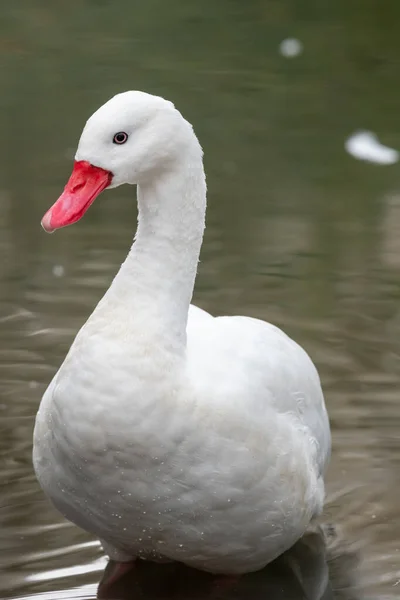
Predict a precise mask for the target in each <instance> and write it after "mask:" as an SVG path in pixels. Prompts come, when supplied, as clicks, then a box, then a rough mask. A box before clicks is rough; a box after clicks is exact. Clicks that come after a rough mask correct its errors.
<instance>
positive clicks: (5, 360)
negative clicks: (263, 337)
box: [0, 0, 400, 600]
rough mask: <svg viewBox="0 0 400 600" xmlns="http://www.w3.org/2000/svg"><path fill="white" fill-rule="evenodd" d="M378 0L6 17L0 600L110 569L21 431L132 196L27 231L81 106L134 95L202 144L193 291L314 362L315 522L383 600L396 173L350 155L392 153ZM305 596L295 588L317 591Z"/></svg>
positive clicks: (399, 192) (208, 0)
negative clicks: (329, 528)
mask: <svg viewBox="0 0 400 600" xmlns="http://www.w3.org/2000/svg"><path fill="white" fill-rule="evenodd" d="M384 5H385V10H383V4H381V3H378V2H374V1H373V0H363V2H347V1H346V2H345V1H344V0H341V1H340V0H339V1H338V2H334V1H333V0H332V1H330V2H329V1H326V2H320V3H317V2H311V1H310V0H302V1H300V0H298V1H292V2H289V1H287V0H269V1H267V0H263V1H261V0H258V1H256V0H248V1H247V2H243V1H242V2H239V1H237V0H218V1H217V0H203V1H202V2H199V1H197V2H195V1H194V0H185V1H183V0H181V1H179V0H170V1H169V2H166V0H146V2H140V1H139V0H114V1H113V2H107V1H106V0H97V1H96V0H69V1H68V2H63V1H61V0H53V2H51V3H49V2H46V1H45V0H24V1H23V0H16V1H15V2H10V3H8V4H7V5H5V6H4V7H3V8H2V21H1V23H0V75H1V94H0V108H1V110H0V130H1V145H0V158H1V160H0V174H1V177H0V249H1V255H2V261H1V263H0V290H1V298H0V302H1V304H0V310H1V315H0V317H1V321H0V322H1V326H0V357H1V361H0V373H1V378H0V394H1V395H0V523H1V530H0V531H1V534H0V570H1V577H0V593H1V595H2V597H18V598H22V597H24V598H27V597H29V598H39V597H40V598H49V599H58V598H70V597H80V598H86V597H88V598H90V597H93V594H94V593H95V592H94V590H95V587H94V584H95V583H96V582H98V580H99V578H100V572H101V570H102V569H103V567H104V561H103V559H102V558H101V553H100V549H99V547H98V545H97V543H96V542H94V541H93V540H92V539H90V538H89V537H88V536H87V535H86V534H85V533H83V532H81V531H80V530H78V529H76V528H75V527H73V526H72V525H70V524H68V523H65V522H64V521H62V519H61V518H60V517H59V515H58V514H57V513H55V511H54V510H53V509H52V508H51V507H50V506H49V505H48V503H47V502H46V501H45V500H44V497H43V495H42V493H41V491H40V490H39V488H38V485H37V483H36V481H35V477H34V475H33V471H32V465H31V436H32V427H33V419H34V415H35V412H36V410H37V407H38V403H39V401H40V398H41V395H42V393H43V391H44V389H45V387H46V385H47V384H48V382H49V381H50V378H51V376H52V374H53V373H54V372H55V370H56V369H57V367H58V366H59V364H60V362H61V361H62V359H63V357H64V355H65V353H66V351H67V349H68V347H69V344H70V342H71V340H72V338H73V336H74V334H75V333H76V331H77V329H78V328H79V326H80V325H81V324H82V323H83V322H84V320H85V319H86V318H87V316H88V315H89V313H90V312H91V310H92V308H93V307H94V305H95V304H96V303H97V301H98V300H99V298H100V297H101V295H102V293H103V292H104V290H105V289H106V288H107V286H108V284H109V282H110V280H111V278H112V276H113V274H114V273H115V271H116V269H117V267H118V265H119V264H120V263H121V261H122V260H123V258H124V255H125V253H126V252H127V249H128V246H129V244H130V241H131V238H132V235H133V232H134V229H135V219H136V208H135V205H134V200H133V196H132V190H131V189H129V188H126V187H125V188H121V189H118V190H116V191H113V193H112V194H111V193H109V194H107V195H106V196H103V197H102V198H101V199H100V200H99V201H98V202H96V205H95V206H94V207H93V208H92V209H91V211H90V213H89V214H88V215H87V216H86V217H85V219H84V220H83V221H82V222H81V223H80V224H79V225H76V226H75V227H72V228H68V229H66V230H63V231H60V232H58V233H57V234H56V235H55V236H51V237H50V236H46V235H45V234H44V233H43V231H42V230H41V228H40V224H39V223H40V219H41V217H42V214H43V213H44V212H45V210H46V209H47V208H48V207H49V206H50V204H52V203H53V201H54V200H55V198H56V197H57V196H58V194H59V192H60V190H61V189H62V187H63V185H64V183H65V181H66V178H67V177H68V175H69V172H70V169H71V159H72V157H73V153H74V148H75V146H76V143H77V139H78V136H79V134H80V131H81V128H82V125H83V123H84V121H85V119H86V118H87V116H88V115H89V114H91V112H93V110H94V109H95V108H97V107H98V106H99V105H100V104H102V103H103V102H104V101H105V100H106V99H108V97H110V96H111V95H113V94H114V93H116V92H118V91H122V90H125V89H130V88H136V89H143V90H146V91H149V92H151V93H156V94H160V95H163V96H166V97H168V98H170V99H171V100H173V101H174V102H175V103H176V105H177V106H178V107H179V108H180V109H181V111H182V112H183V113H184V115H185V116H186V117H187V118H188V119H189V120H190V121H192V122H193V123H194V125H195V128H196V131H197V133H198V135H199V137H200V139H201V142H202V144H203V146H204V150H205V160H206V170H207V174H208V185H209V211H208V228H207V232H206V237H205V242H204V247H203V252H202V262H201V265H200V272H199V277H198V283H197V288H196V293H195V301H196V303H198V304H199V305H200V306H202V307H204V308H206V309H208V310H210V311H212V312H214V313H219V314H220V313H227V314H231V313H245V314H250V315H253V316H258V317H261V318H265V319H267V320H270V321H272V322H274V323H276V324H277V325H279V326H281V327H282V328H284V329H285V330H286V331H287V332H288V333H289V334H291V335H292V336H294V337H295V338H296V339H297V340H298V341H299V342H300V343H301V344H302V345H304V346H305V347H306V349H307V350H308V351H309V353H310V354H311V355H312V357H313V359H314V360H315V362H316V364H317V366H318V368H319V370H320V373H321V376H322V379H323V383H324V389H325V392H326V399H327V404H328V408H329V412H330V415H331V419H332V429H333V441H334V447H333V458H332V465H331V469H330V472H329V478H328V494H329V498H328V503H327V509H326V518H327V519H328V520H330V521H332V522H334V523H336V524H337V525H338V528H339V531H340V532H341V536H342V537H343V539H345V540H347V541H348V542H349V544H350V546H351V547H352V546H353V545H356V546H360V547H361V550H360V552H361V565H360V568H359V572H357V576H356V579H357V581H359V586H360V589H361V590H362V591H361V592H360V593H362V594H363V597H366V598H371V599H372V598H374V599H376V598H381V599H389V598H397V597H398V595H399V593H400V583H399V582H400V566H399V565H400V526H399V522H400V519H399V517H400V510H399V508H398V496H399V493H400V468H399V466H400V433H399V432H400V408H399V400H400V398H399V395H400V394H399V390H400V341H399V340H400V335H399V334H400V308H399V307H400V171H399V166H398V165H396V164H394V165H392V166H388V165H378V164H371V163H366V162H362V161H359V160H357V159H355V158H354V157H352V156H350V155H349V153H348V152H346V150H345V147H344V144H345V141H346V139H347V138H348V137H349V136H351V135H352V134H353V133H354V132H355V131H357V130H358V129H368V130H371V131H373V132H375V133H376V134H377V135H378V136H379V138H380V140H381V141H382V143H384V144H386V145H388V146H392V147H394V148H400V128H399V119H398V115H399V105H400V87H399V64H400V37H399V35H398V22H399V17H400V5H399V4H398V3H397V2H395V0H388V1H387V2H385V3H384ZM288 37H295V38H298V39H299V40H300V41H301V43H302V44H303V48H302V52H301V53H300V54H299V55H298V56H296V57H293V58H287V57H284V56H282V54H281V52H280V44H281V42H282V40H284V39H285V38H288ZM345 564H346V565H347V567H346V568H348V570H349V571H351V570H354V565H353V563H352V561H351V560H350V559H349V560H348V561H345ZM278 571H279V569H278ZM353 574H354V573H353ZM354 576H355V574H354ZM265 577H267V576H265ZM284 580H285V581H286V584H287V581H288V579H287V578H286V577H284ZM265 581H266V579H262V577H261V579H257V578H256V579H255V580H254V581H252V582H251V585H250V587H249V588H248V590H247V592H246V593H245V597H247V598H261V597H266V596H265V594H268V593H271V592H266V589H267V588H266V587H265V585H267V584H266V583H265ZM286 584H285V585H286ZM279 585H280V584H279V582H278V588H279V590H281V591H280V592H279V593H280V594H281V596H279V595H278V591H275V592H274V594H275V595H274V596H271V595H270V596H268V597H274V598H275V597H276V598H286V599H289V598H296V599H297V598H301V594H300V592H298V593H297V595H296V592H293V590H294V589H295V588H290V589H289V588H288V590H289V591H286V592H285V591H282V590H284V588H283V587H282V586H281V587H279ZM263 586H264V587H263ZM278 588H277V589H278ZM132 589H133V588H132ZM271 589H272V588H271ZM290 590H292V591H290ZM151 593H152V592H151ZM151 593H150V592H149V595H148V596H147V597H151ZM290 593H292V594H294V595H292V596H291V595H290ZM327 593H328V592H327ZM132 594H133V592H132ZM285 594H286V595H285ZM313 594H314V592H313V593H311V592H310V593H309V595H303V597H304V598H307V599H308V600H314V598H317V597H318V598H320V597H321V596H317V595H315V594H314V595H313ZM132 597H133V596H132ZM135 597H137V596H135ZM176 597H178V596H176ZM183 597H188V593H187V590H186V592H184V594H183ZM328 597H330V596H328V595H326V596H324V598H328Z"/></svg>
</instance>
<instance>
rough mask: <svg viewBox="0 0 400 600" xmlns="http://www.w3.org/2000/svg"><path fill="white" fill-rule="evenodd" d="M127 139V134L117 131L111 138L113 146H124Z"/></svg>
mask: <svg viewBox="0 0 400 600" xmlns="http://www.w3.org/2000/svg"><path fill="white" fill-rule="evenodd" d="M127 139H128V134H127V133H125V131H119V132H118V133H116V134H115V135H114V137H113V142H114V144H125V142H126V140H127Z"/></svg>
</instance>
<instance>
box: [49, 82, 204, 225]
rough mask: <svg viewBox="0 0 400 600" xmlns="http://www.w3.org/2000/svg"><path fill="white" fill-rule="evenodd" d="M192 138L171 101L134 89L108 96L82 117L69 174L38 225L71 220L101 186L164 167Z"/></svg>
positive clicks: (140, 178)
mask: <svg viewBox="0 0 400 600" xmlns="http://www.w3.org/2000/svg"><path fill="white" fill-rule="evenodd" d="M192 138H193V132H192V129H191V126H190V125H189V123H188V122H187V121H185V120H184V119H183V117H182V116H181V114H180V113H179V112H178V111H177V110H176V109H175V107H174V105H173V104H172V102H169V101H168V100H164V99H163V98H160V97H159V96H152V95H150V94H146V93H144V92H138V91H130V92H124V93H122V94H118V95H116V96H114V97H113V98H111V100H109V101H108V102H106V104H104V105H103V106H101V107H100V108H99V109H98V110H97V111H96V112H95V113H94V114H93V115H92V116H91V117H90V118H89V119H88V121H87V123H86V125H85V127H84V129H83V132H82V135H81V138H80V140H79V144H78V149H77V152H76V155H75V163H74V168H73V171H72V174H71V177H70V179H69V181H68V183H67V185H66V186H65V189H64V192H63V193H62V194H61V196H60V198H59V199H58V200H57V201H56V202H55V204H53V206H52V207H51V208H50V209H49V210H48V211H47V212H46V214H45V216H44V217H43V219H42V226H43V228H44V229H45V231H47V232H49V233H52V232H53V231H55V230H56V229H59V228H60V227H65V226H66V225H71V224H72V223H75V222H76V221H78V220H79V219H80V218H81V217H82V216H83V215H84V213H85V212H86V210H87V209H88V208H89V206H90V205H91V204H92V203H93V202H94V200H95V199H96V197H97V196H98V195H99V194H100V193H101V192H102V191H103V190H105V189H106V188H113V187H117V186H119V185H122V184H123V183H129V184H140V183H143V182H145V181H148V180H151V179H152V178H153V177H154V176H156V175H157V174H158V173H160V172H162V171H164V170H168V169H170V168H171V167H172V166H173V164H174V162H176V161H179V158H182V155H183V154H184V153H185V150H186V148H187V144H188V140H190V139H192Z"/></svg>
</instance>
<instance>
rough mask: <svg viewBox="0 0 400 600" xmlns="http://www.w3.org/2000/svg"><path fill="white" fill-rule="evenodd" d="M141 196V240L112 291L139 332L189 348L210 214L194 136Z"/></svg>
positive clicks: (141, 190)
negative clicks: (188, 328) (189, 324)
mask: <svg viewBox="0 0 400 600" xmlns="http://www.w3.org/2000/svg"><path fill="white" fill-rule="evenodd" d="M137 195H138V208H139V216H138V229H137V233H136V238H135V241H134V243H133V246H132V248H131V250H130V252H129V254H128V256H127V258H126V260H125V262H124V263H123V265H122V266H121V269H120V271H119V273H118V274H117V276H116V278H115V280H114V282H113V284H112V290H113V291H114V292H115V293H116V295H117V296H118V298H119V300H120V301H121V300H122V302H123V303H124V304H125V307H126V308H127V309H128V310H129V313H130V315H132V318H134V322H135V327H138V326H139V327H141V328H142V329H143V331H144V332H145V331H146V328H148V330H149V331H150V332H151V334H152V335H155V336H156V337H159V338H160V340H161V341H162V339H163V340H165V342H166V343H168V344H171V343H173V344H174V346H176V345H178V346H181V347H184V346H185V345H186V324H187V317H188V310H189V305H190V301H191V298H192V294H193V287H194V281H195V277H196V271H197V263H198V259H199V253H200V248H201V243H202V239H203V232H204V220H205V211H206V182H205V175H204V169H203V161H202V151H201V148H200V145H199V144H198V141H197V139H196V137H195V136H194V134H193V141H192V143H191V145H190V146H189V151H188V152H187V153H185V156H184V157H182V161H181V162H179V163H177V164H176V166H174V167H173V169H171V170H168V171H164V172H163V173H162V174H159V175H158V177H157V178H155V179H153V180H152V181H150V182H148V183H147V184H145V185H140V186H138V194H137ZM110 291H111V290H110Z"/></svg>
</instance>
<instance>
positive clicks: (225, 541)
mask: <svg viewBox="0 0 400 600" xmlns="http://www.w3.org/2000/svg"><path fill="white" fill-rule="evenodd" d="M123 183H130V184H137V185H138V204H139V224H138V229H137V234H136V240H135V242H134V244H133V246H132V248H131V250H130V252H129V254H128V257H127V259H126V260H125V262H124V263H123V265H122V267H121V269H120V270H119V272H118V275H117V276H116V277H115V279H114V281H113V283H112V285H111V287H110V289H109V290H108V291H107V293H106V294H105V296H104V297H103V299H102V300H101V301H100V303H99V304H98V306H97V307H96V309H95V311H94V312H93V314H92V315H91V317H90V318H89V320H88V321H87V323H86V324H85V325H84V327H83V328H82V329H81V330H80V332H79V333H78V335H77V337H76V339H75V341H74V343H73V344H72V347H71V349H70V351H69V353H68V355H67V357H66V359H65V361H64V363H63V364H62V366H61V367H60V369H59V371H58V373H57V374H56V375H55V377H54V379H53V381H52V382H51V384H50V385H49V387H48V389H47V391H46V393H45V395H44V396H43V399H42V402H41V405H40V409H39V411H38V414H37V418H36V426H35V432H34V453H33V457H34V466H35V470H36V474H37V477H38V479H39V482H40V484H41V486H42V488H43V489H44V491H45V493H46V494H47V495H48V497H49V498H50V499H51V501H52V502H53V504H54V505H55V506H56V507H57V508H58V509H59V510H60V512H61V513H62V514H63V515H64V516H65V517H66V518H67V519H69V520H71V521H73V522H74V523H76V524H77V525H78V526H80V527H82V528H83V529H85V530H87V531H89V532H91V533H92V534H94V535H95V536H97V537H98V538H100V540H101V541H102V544H103V547H104V549H105V552H106V553H107V554H108V555H109V556H110V557H111V558H112V559H113V560H115V561H118V562H119V563H126V564H127V563H128V562H130V561H133V560H134V559H135V558H136V557H144V558H149V559H153V560H177V561H182V562H184V563H186V564H188V565H190V566H193V567H196V568H199V569H203V570H205V571H210V572H214V573H223V574H239V573H244V572H249V571H254V570H257V569H259V568H261V567H263V566H264V565H266V564H267V563H268V562H270V561H271V560H273V559H274V558H275V557H276V556H278V555H279V554H281V553H282V552H283V551H284V550H285V549H287V548H289V547H290V546H291V545H292V544H294V542H295V541H296V540H297V539H298V538H300V537H301V535H302V534H303V533H304V531H305V530H306V528H307V526H308V525H309V523H310V521H311V520H312V519H313V518H314V517H315V516H317V515H318V514H319V513H320V512H321V509H322V506H323V500H324V482H323V476H324V472H325V468H326V465H327V462H328V459H329V453H330V431H329V422H328V417H327V413H326V410H325V405H324V400H323V395H322V391H321V387H320V381H319V377H318V374H317V371H316V369H315V367H314V365H313V363H312V362H311V360H310V358H309V357H308V355H307V354H306V352H305V351H304V350H303V349H302V348H301V347H300V346H298V345H297V344H296V343H295V342H294V341H292V340H291V339H290V338H289V337H287V336H286V335H285V334H284V333H283V332H282V331H280V330H279V329H278V328H276V327H274V326H273V325H270V324H268V323H265V322H263V321H259V320H257V319H252V318H248V317H239V316H238V317H218V318H214V317H212V316H211V315H210V314H208V313H206V312H205V311H203V310H201V309H199V308H196V307H194V306H191V305H190V300H191V297H192V292H193V286H194V280H195V276H196V269H197V262H198V257H199V251H200V246H201V242H202V237H203V230H204V216H205V209H206V183H205V176H204V171H203V162H202V150H201V147H200V145H199V143H198V140H197V138H196V136H195V134H194V132H193V130H192V127H191V125H190V124H189V123H188V122H187V121H185V120H184V119H183V117H182V116H181V114H180V113H179V112H178V111H177V110H176V109H175V107H174V106H173V104H172V103H170V102H168V101H166V100H164V99H162V98H159V97H155V96H151V95H148V94H145V93H142V92H137V91H132V92H126V93H123V94H119V95H117V96H115V97H114V98H112V99H111V100H110V101H109V102H107V103H106V104H105V105H104V106H102V107H101V108H100V109H99V110H98V111H97V112H96V113H94V115H93V116H92V117H91V118H90V119H89V120H88V122H87V124H86V126H85V128H84V130H83V133H82V136H81V139H80V142H79V146H78V150H77V153H76V162H75V166H74V170H73V173H72V175H71V178H70V180H69V182H68V184H67V186H66V187H65V190H64V192H63V194H62V195H61V197H60V198H59V199H58V200H57V202H56V203H55V204H54V205H53V207H52V208H50V210H49V211H48V212H47V213H46V215H45V216H44V218H43V221H42V224H43V227H44V228H45V229H46V230H47V231H54V230H55V229H57V228H59V227H63V226H65V225H69V224H71V223H73V222H75V221H77V220H78V219H80V218H81V217H82V215H83V213H84V212H85V211H86V209H87V208H88V206H89V205H90V204H91V203H92V202H93V200H94V199H95V197H96V196H97V195H98V194H99V193H100V192H101V191H102V190H103V189H105V188H106V187H107V188H112V187H116V186H118V185H121V184H123Z"/></svg>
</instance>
